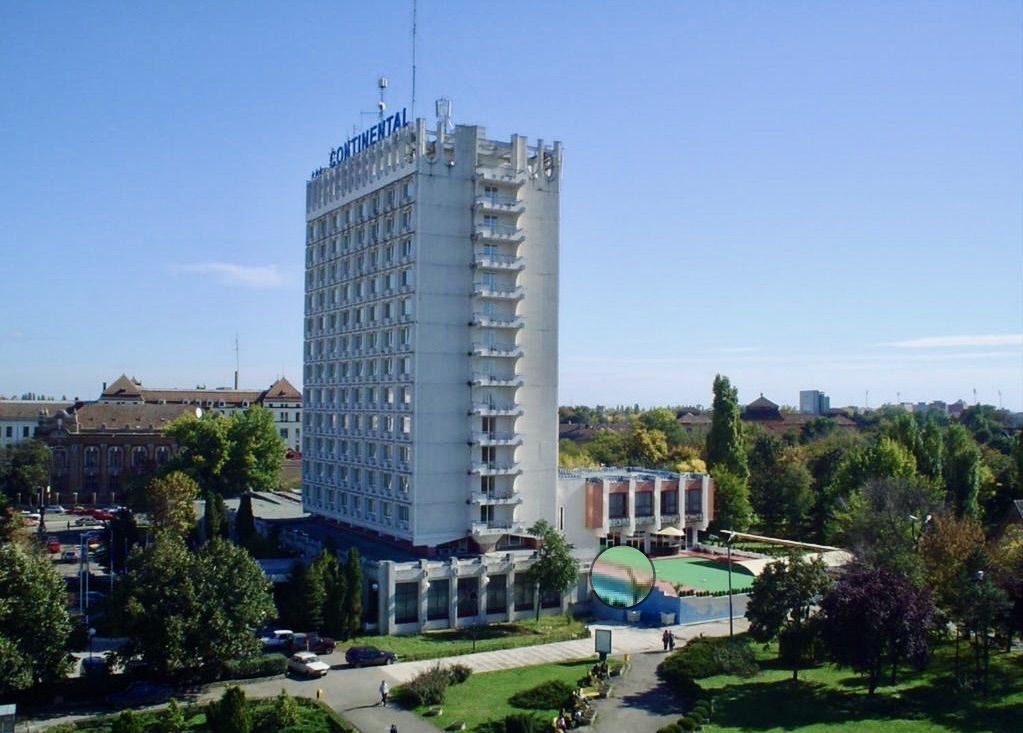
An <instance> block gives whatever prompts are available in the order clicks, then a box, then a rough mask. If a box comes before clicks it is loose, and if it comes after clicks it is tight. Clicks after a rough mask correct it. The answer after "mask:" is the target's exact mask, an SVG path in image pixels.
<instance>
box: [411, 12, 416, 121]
mask: <svg viewBox="0 0 1023 733" xmlns="http://www.w3.org/2000/svg"><path fill="white" fill-rule="evenodd" d="M416 6H417V2H416V0H412V119H413V120H414V119H415V118H416Z"/></svg>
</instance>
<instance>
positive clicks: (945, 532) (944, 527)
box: [919, 514, 984, 618]
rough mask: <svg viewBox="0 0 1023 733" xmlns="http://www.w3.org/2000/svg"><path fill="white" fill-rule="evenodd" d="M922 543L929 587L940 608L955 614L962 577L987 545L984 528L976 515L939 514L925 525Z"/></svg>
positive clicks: (920, 536) (921, 534) (959, 596)
mask: <svg viewBox="0 0 1023 733" xmlns="http://www.w3.org/2000/svg"><path fill="white" fill-rule="evenodd" d="M919 543H920V558H921V561H922V562H923V569H924V580H925V582H926V584H927V587H929V588H930V589H931V593H932V594H933V595H934V600H935V602H936V604H937V606H938V608H940V609H942V610H943V611H945V612H946V613H947V614H948V615H949V616H951V617H953V618H954V617H955V616H956V609H957V608H958V606H959V601H960V600H961V593H960V591H961V589H960V587H959V579H960V578H961V577H963V576H966V575H968V574H969V572H970V568H969V567H968V563H969V562H970V559H971V558H974V557H976V555H977V553H978V552H980V551H983V549H984V528H983V527H982V526H981V525H980V522H978V521H977V520H976V519H974V518H973V517H957V516H955V515H954V514H937V515H934V516H932V517H931V520H930V521H928V522H927V524H926V527H924V528H922V529H921V532H920V534H919Z"/></svg>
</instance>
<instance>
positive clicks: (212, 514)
mask: <svg viewBox="0 0 1023 733" xmlns="http://www.w3.org/2000/svg"><path fill="white" fill-rule="evenodd" d="M203 530H204V535H205V537H206V540H207V541H209V540H212V539H213V538H214V537H221V538H226V537H227V536H228V535H229V534H230V526H229V523H228V519H227V509H226V507H225V506H224V497H223V496H221V495H220V494H218V493H217V492H215V491H207V492H206V504H205V508H204V510H203Z"/></svg>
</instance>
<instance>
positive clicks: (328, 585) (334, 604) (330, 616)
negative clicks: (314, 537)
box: [321, 548, 348, 639]
mask: <svg viewBox="0 0 1023 733" xmlns="http://www.w3.org/2000/svg"><path fill="white" fill-rule="evenodd" d="M322 558H323V559H322V561H321V562H322V567H323V584H324V589H325V594H324V601H323V631H324V633H326V634H327V635H329V636H333V637H335V638H338V639H343V638H345V636H347V634H348V626H347V624H346V623H345V608H344V603H345V596H346V595H347V586H346V584H345V575H344V572H343V571H342V568H341V564H340V563H339V562H338V561H337V555H335V554H334V552H333V550H328V549H326V548H325V549H324V551H323V554H322Z"/></svg>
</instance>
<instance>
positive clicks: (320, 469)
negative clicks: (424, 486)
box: [302, 461, 412, 504]
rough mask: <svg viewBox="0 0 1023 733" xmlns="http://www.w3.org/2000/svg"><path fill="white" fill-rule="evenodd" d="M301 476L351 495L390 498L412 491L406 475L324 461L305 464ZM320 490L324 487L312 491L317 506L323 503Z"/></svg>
mask: <svg viewBox="0 0 1023 733" xmlns="http://www.w3.org/2000/svg"><path fill="white" fill-rule="evenodd" d="M302 474H303V477H304V478H306V479H308V480H310V481H315V482H319V483H320V484H327V485H328V486H344V487H345V488H348V489H350V490H353V491H361V492H362V493H363V494H372V493H377V492H382V493H385V494H391V493H392V492H394V491H397V492H400V493H402V494H408V493H409V491H410V490H411V488H412V481H411V479H410V477H409V475H408V474H404V473H396V472H392V471H378V470H376V469H371V468H359V467H357V466H348V465H346V464H334V463H325V462H323V461H305V462H304V463H303V464H302ZM322 488H323V486H315V487H314V490H315V492H314V493H315V496H316V501H317V502H321V501H322V500H323V496H322V494H321V490H322ZM327 491H328V493H331V494H332V492H333V489H331V488H328V489H327ZM331 502H333V498H330V499H329V500H328V504H330V503H331Z"/></svg>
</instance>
